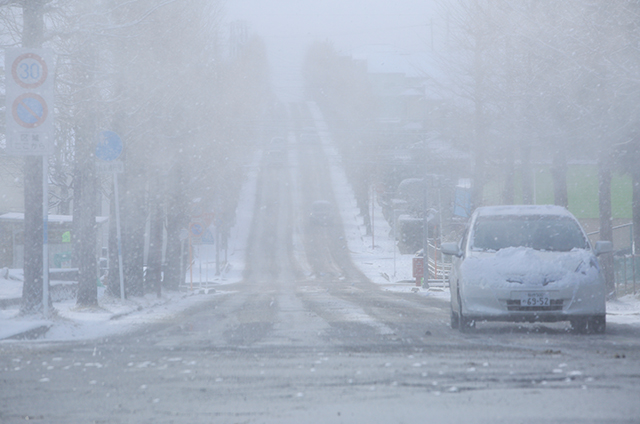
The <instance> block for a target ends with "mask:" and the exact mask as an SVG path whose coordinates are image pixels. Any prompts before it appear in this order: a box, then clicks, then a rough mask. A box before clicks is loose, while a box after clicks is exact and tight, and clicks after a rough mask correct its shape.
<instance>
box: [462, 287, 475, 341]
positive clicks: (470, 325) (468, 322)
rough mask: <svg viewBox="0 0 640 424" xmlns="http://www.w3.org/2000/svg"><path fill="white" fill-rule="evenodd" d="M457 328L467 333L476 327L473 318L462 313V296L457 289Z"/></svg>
mask: <svg viewBox="0 0 640 424" xmlns="http://www.w3.org/2000/svg"><path fill="white" fill-rule="evenodd" d="M458 308H459V311H458V329H459V330H460V331H461V332H462V333H469V332H471V331H473V330H474V329H475V328H476V321H475V320H474V319H469V318H467V317H465V316H464V315H463V314H462V298H461V297H460V292H459V291H458Z"/></svg>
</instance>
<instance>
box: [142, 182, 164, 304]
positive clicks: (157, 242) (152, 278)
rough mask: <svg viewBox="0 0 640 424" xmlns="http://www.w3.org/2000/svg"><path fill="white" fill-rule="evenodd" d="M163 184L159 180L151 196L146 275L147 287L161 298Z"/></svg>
mask: <svg viewBox="0 0 640 424" xmlns="http://www.w3.org/2000/svg"><path fill="white" fill-rule="evenodd" d="M161 186H162V184H161V182H160V179H159V178H158V179H157V182H156V188H155V189H154V190H153V193H154V194H152V195H151V201H150V202H149V203H150V206H149V209H150V213H151V215H150V222H151V225H150V230H149V258H148V260H147V273H146V275H145V287H146V288H147V289H154V290H155V292H156V293H157V294H158V297H160V296H161V287H162V240H163V235H164V208H163V205H162V194H161V193H162V187H161Z"/></svg>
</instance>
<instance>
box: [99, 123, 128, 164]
mask: <svg viewBox="0 0 640 424" xmlns="http://www.w3.org/2000/svg"><path fill="white" fill-rule="evenodd" d="M122 148H123V147H122V139H121V138H120V136H119V135H118V134H116V133H114V132H113V131H102V132H101V133H100V134H98V144H97V145H96V157H97V158H98V159H101V160H103V161H106V162H111V161H112V160H116V159H118V156H120V153H122Z"/></svg>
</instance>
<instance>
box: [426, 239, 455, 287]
mask: <svg viewBox="0 0 640 424" xmlns="http://www.w3.org/2000/svg"><path fill="white" fill-rule="evenodd" d="M428 262H429V274H428V275H429V287H442V288H445V287H449V273H450V272H451V258H450V257H447V256H446V255H443V254H442V251H441V250H440V248H439V247H437V246H435V245H433V244H431V243H429V261H428Z"/></svg>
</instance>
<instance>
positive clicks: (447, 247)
mask: <svg viewBox="0 0 640 424" xmlns="http://www.w3.org/2000/svg"><path fill="white" fill-rule="evenodd" d="M440 250H442V253H443V254H445V255H451V256H456V257H458V258H461V257H462V251H461V250H460V248H459V247H458V243H442V245H441V246H440Z"/></svg>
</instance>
